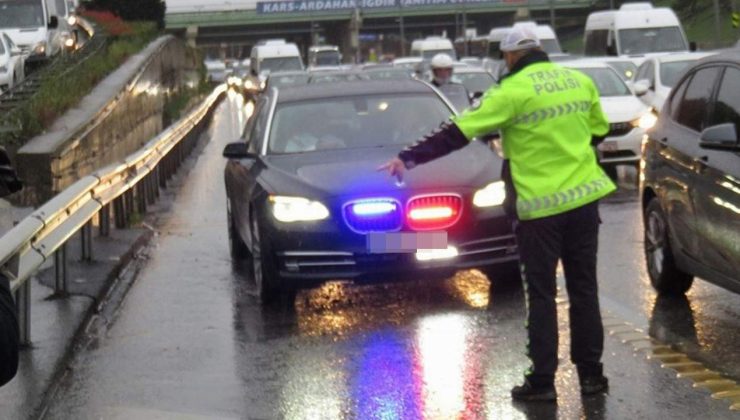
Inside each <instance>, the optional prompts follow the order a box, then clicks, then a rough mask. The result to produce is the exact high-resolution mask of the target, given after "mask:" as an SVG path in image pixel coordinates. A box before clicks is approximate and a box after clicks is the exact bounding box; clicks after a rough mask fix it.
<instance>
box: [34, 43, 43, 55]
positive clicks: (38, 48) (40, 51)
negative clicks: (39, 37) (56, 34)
mask: <svg viewBox="0 0 740 420" xmlns="http://www.w3.org/2000/svg"><path fill="white" fill-rule="evenodd" d="M33 52H34V53H36V54H44V53H45V52H46V45H44V44H43V43H41V44H36V46H35V47H33Z"/></svg>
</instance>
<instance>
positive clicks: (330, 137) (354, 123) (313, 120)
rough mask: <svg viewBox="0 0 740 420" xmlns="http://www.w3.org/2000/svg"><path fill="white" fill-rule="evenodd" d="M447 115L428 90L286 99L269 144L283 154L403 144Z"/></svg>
mask: <svg viewBox="0 0 740 420" xmlns="http://www.w3.org/2000/svg"><path fill="white" fill-rule="evenodd" d="M460 87H461V88H462V89H464V88H463V87H462V86H460ZM450 114H452V111H451V110H450V109H449V108H448V107H447V106H446V105H445V103H444V102H443V101H442V100H441V99H440V98H439V97H438V96H437V95H434V94H432V93H431V92H430V93H429V94H424V95H422V94H382V95H381V94H378V95H362V96H347V97H339V98H320V99H313V100H305V101H300V102H288V103H285V104H280V105H278V107H277V109H276V111H275V116H274V119H273V122H272V128H271V129H270V147H269V149H270V153H276V154H283V153H305V152H313V151H318V150H326V149H357V148H369V147H381V146H386V145H407V144H411V143H413V142H414V141H416V140H417V139H418V138H419V137H421V136H422V135H424V134H427V133H429V132H430V131H431V130H432V129H434V128H435V127H438V126H439V124H440V123H441V122H443V121H445V120H446V119H448V118H449V117H450Z"/></svg>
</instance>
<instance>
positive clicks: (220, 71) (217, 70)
mask: <svg viewBox="0 0 740 420" xmlns="http://www.w3.org/2000/svg"><path fill="white" fill-rule="evenodd" d="M203 64H205V66H206V78H207V79H208V81H209V82H211V83H223V82H225V81H226V77H227V76H226V63H224V62H223V60H218V59H206V61H205V62H204V63H203Z"/></svg>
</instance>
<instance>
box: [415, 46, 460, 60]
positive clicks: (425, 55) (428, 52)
mask: <svg viewBox="0 0 740 420" xmlns="http://www.w3.org/2000/svg"><path fill="white" fill-rule="evenodd" d="M437 54H447V55H449V56H450V57H452V59H453V60H454V59H455V51H453V50H452V49H449V48H445V49H441V50H424V51H422V53H421V56H422V57H423V58H424V59H425V60H431V59H432V58H434V56H435V55H437Z"/></svg>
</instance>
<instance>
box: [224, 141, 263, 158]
mask: <svg viewBox="0 0 740 420" xmlns="http://www.w3.org/2000/svg"><path fill="white" fill-rule="evenodd" d="M248 149H249V145H248V144H247V143H246V142H245V141H243V140H241V141H236V142H234V143H229V144H227V145H226V147H225V148H224V152H223V156H224V157H225V158H228V159H257V155H256V154H254V153H251V152H250V151H249V150H248Z"/></svg>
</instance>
